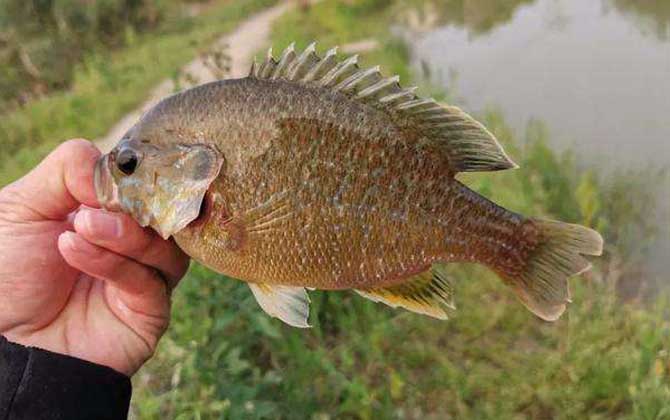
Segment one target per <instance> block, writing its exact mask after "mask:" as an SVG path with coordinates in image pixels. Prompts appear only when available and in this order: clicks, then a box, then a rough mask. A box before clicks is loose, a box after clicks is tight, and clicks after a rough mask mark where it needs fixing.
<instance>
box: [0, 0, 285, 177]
mask: <svg viewBox="0 0 670 420" xmlns="http://www.w3.org/2000/svg"><path fill="white" fill-rule="evenodd" d="M275 2H276V1H275V0H239V1H232V2H231V1H226V0H217V1H215V2H213V3H211V4H209V5H208V6H207V10H206V13H202V14H199V15H197V16H193V17H189V18H184V19H183V20H182V21H178V22H174V25H173V26H174V27H171V28H165V29H163V30H162V31H160V32H157V33H149V34H146V35H143V36H140V37H136V38H133V39H130V40H129V41H128V46H127V47H126V48H124V49H122V50H119V51H115V52H112V53H110V54H100V53H99V54H94V55H91V56H88V57H87V59H86V60H85V61H84V62H83V63H81V65H80V66H79V67H78V68H77V70H76V71H75V76H74V83H73V85H72V87H71V88H70V89H69V90H68V91H66V92H62V93H57V94H54V95H51V96H49V97H46V98H43V99H41V100H38V101H35V102H32V103H29V104H28V105H27V106H26V107H25V108H22V109H18V110H16V111H13V112H10V113H8V114H5V115H1V116H0V187H1V186H4V185H6V184H7V183H9V182H11V181H12V180H14V179H16V178H18V177H20V176H21V175H23V174H24V173H26V172H27V171H28V170H29V169H30V168H32V167H33V166H34V165H35V164H36V163H37V162H39V161H40V160H41V159H42V158H43V157H44V156H45V155H46V154H47V153H48V152H49V151H50V150H51V149H53V147H54V146H55V145H57V144H58V143H59V142H62V141H64V140H67V139H69V138H73V137H85V138H89V139H95V138H98V137H100V136H103V135H104V134H105V133H106V132H107V130H108V129H109V128H110V127H112V125H113V124H115V123H117V122H118V121H119V120H120V119H121V117H123V116H124V115H125V114H127V113H128V112H130V111H132V110H133V109H134V108H136V107H137V106H138V105H140V104H141V103H142V102H143V101H144V100H145V99H146V98H147V96H148V95H149V94H150V91H151V89H152V88H154V87H155V85H156V83H157V81H160V80H162V79H164V78H171V77H177V76H178V74H179V73H178V70H179V69H180V68H181V67H182V66H183V65H184V64H186V63H188V62H189V61H191V60H192V59H193V58H194V57H196V56H198V55H199V54H201V53H203V52H205V50H206V49H207V48H208V47H209V46H210V45H211V44H212V43H213V42H214V40H215V39H217V38H218V37H219V36H220V35H221V34H223V33H226V32H228V31H230V30H232V29H233V28H234V27H235V26H236V25H237V24H238V23H239V22H241V21H242V20H244V19H245V18H247V17H249V16H250V15H252V14H253V13H254V12H256V11H260V10H262V9H263V8H266V7H268V6H270V5H272V4H274V3H275Z"/></svg>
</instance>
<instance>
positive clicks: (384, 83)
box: [356, 76, 400, 99]
mask: <svg viewBox="0 0 670 420" xmlns="http://www.w3.org/2000/svg"><path fill="white" fill-rule="evenodd" d="M399 81H400V76H393V77H388V78H386V79H382V80H380V81H378V82H377V83H375V84H374V85H372V86H370V87H367V88H365V89H363V90H362V91H360V92H358V95H356V96H357V97H358V98H360V99H363V98H367V97H368V96H372V95H375V94H377V93H379V92H383V91H384V88H386V87H388V86H391V85H394V84H395V85H397V84H398V82H399ZM398 89H400V87H399V86H398Z"/></svg>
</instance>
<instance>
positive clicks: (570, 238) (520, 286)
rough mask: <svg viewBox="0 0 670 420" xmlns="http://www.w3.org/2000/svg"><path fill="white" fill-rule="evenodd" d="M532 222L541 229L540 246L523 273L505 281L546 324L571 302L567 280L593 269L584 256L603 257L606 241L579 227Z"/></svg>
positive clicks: (533, 252)
mask: <svg viewBox="0 0 670 420" xmlns="http://www.w3.org/2000/svg"><path fill="white" fill-rule="evenodd" d="M533 222H534V224H535V225H536V226H537V227H538V228H539V231H540V243H539V244H538V245H537V247H536V248H535V249H534V250H533V251H532V252H531V253H530V256H529V259H528V261H527V264H526V266H525V268H524V270H523V271H522V272H521V273H520V274H519V275H518V276H516V277H514V278H510V277H507V279H506V280H507V282H508V283H509V284H510V285H511V286H512V287H513V288H514V290H515V292H516V293H517V295H518V297H519V299H521V302H523V304H524V305H525V306H526V307H527V308H528V309H529V310H530V311H531V312H533V313H534V314H535V315H537V316H539V317H540V318H542V319H544V320H545V321H556V320H557V319H558V318H559V317H560V316H561V314H562V313H563V312H564V311H565V306H566V304H567V303H568V302H570V291H569V290H568V277H570V276H573V275H575V274H580V273H583V272H584V271H586V270H588V269H589V268H591V263H590V262H589V261H587V260H586V259H585V258H584V257H582V255H600V254H601V253H602V249H603V238H602V237H601V236H600V234H599V233H598V232H596V231H595V230H592V229H589V228H587V227H584V226H580V225H573V224H568V223H562V222H555V221H550V220H539V219H534V220H533Z"/></svg>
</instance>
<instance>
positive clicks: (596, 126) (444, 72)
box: [411, 0, 670, 272]
mask: <svg viewBox="0 0 670 420" xmlns="http://www.w3.org/2000/svg"><path fill="white" fill-rule="evenodd" d="M456 3H458V4H461V5H463V4H469V3H470V2H467V0H463V1H461V2H456ZM472 3H473V4H478V6H477V7H481V10H475V9H473V10H471V11H469V12H467V13H466V10H468V9H467V8H466V7H465V6H461V8H460V9H459V8H458V7H455V6H454V8H450V7H446V6H445V7H443V8H442V9H440V8H439V7H437V6H435V10H438V9H439V10H441V11H440V12H439V13H435V14H434V15H433V16H438V17H439V18H437V17H433V18H430V16H429V15H426V16H427V17H426V18H425V19H424V20H425V21H427V22H428V23H431V22H432V23H433V24H434V26H433V29H432V30H430V31H427V32H426V31H424V32H415V33H416V34H417V35H416V39H415V40H414V41H412V43H413V48H412V49H411V50H412V54H413V55H414V58H415V62H416V63H417V64H419V63H420V64H421V65H422V66H423V67H425V68H428V69H430V70H431V71H430V73H431V74H433V75H434V77H435V78H437V79H438V80H436V81H434V82H438V83H441V84H443V85H444V86H445V87H446V88H447V90H448V91H449V92H450V93H451V94H452V97H454V98H455V102H456V103H457V104H458V105H460V106H462V107H464V108H465V109H466V110H468V111H471V112H481V111H483V110H484V109H486V108H487V107H491V106H493V107H495V108H497V109H500V110H501V111H502V112H503V113H504V115H505V116H506V119H507V122H508V123H509V124H510V125H511V126H512V127H514V128H516V129H517V130H518V131H519V132H522V131H523V130H524V129H525V127H526V126H527V124H528V122H529V121H531V120H532V119H533V118H537V119H539V120H541V121H543V122H545V123H546V124H547V126H548V128H549V130H550V133H551V136H550V138H551V141H552V142H553V143H554V146H555V147H556V148H560V147H561V146H572V149H573V150H574V151H575V153H576V154H577V155H578V156H579V157H580V160H581V161H582V163H584V164H587V165H592V166H596V167H601V168H614V169H618V168H621V167H629V168H633V169H635V168H643V167H646V166H648V164H650V163H651V164H653V165H654V166H670V0H535V1H530V2H527V1H510V2H504V4H505V5H504V6H501V7H500V8H497V7H494V6H493V5H492V4H493V3H496V2H495V1H493V0H491V1H488V2H486V1H484V0H481V1H473V2H472ZM434 4H442V5H443V6H444V5H445V4H449V5H451V6H453V4H454V2H440V1H436V2H434ZM473 7H474V6H473ZM427 10H429V9H427ZM494 12H496V13H497V14H496V13H494ZM452 13H453V14H452ZM435 75H436V76H435ZM658 189H659V193H658V195H659V197H661V200H662V202H661V207H666V208H667V209H670V196H668V195H667V190H668V187H667V186H660V187H658ZM663 200H664V201H663ZM667 209H666V210H665V211H668V210H667ZM662 214H663V213H662ZM656 224H657V225H658V226H660V227H661V229H662V231H661V232H660V233H659V234H660V236H661V237H665V238H666V240H662V241H660V243H658V244H657V245H656V246H655V248H654V251H655V254H656V255H653V256H652V258H651V260H650V261H651V262H652V265H654V266H657V267H658V268H660V269H661V270H664V267H667V264H668V262H667V256H668V255H670V240H668V239H667V238H670V232H668V230H669V229H670V226H669V225H668V224H667V220H666V219H665V218H663V219H659V220H658V222H656ZM663 230H665V232H663ZM652 253H654V252H652ZM659 272H665V271H659Z"/></svg>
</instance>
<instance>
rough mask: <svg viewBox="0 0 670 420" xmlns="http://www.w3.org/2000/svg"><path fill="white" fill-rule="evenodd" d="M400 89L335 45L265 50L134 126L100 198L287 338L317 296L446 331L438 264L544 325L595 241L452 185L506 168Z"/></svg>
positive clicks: (447, 293) (470, 135)
mask: <svg viewBox="0 0 670 420" xmlns="http://www.w3.org/2000/svg"><path fill="white" fill-rule="evenodd" d="M415 91H416V88H403V87H402V86H401V85H400V83H399V78H398V77H397V76H393V77H384V76H383V75H382V73H381V71H380V68H379V67H371V68H363V67H361V66H359V65H358V57H357V56H356V55H354V56H350V57H340V56H339V55H338V53H337V48H332V49H330V50H328V51H327V52H325V54H323V56H320V55H319V54H317V52H316V45H315V44H314V43H313V44H311V45H309V46H308V47H307V48H306V49H304V50H303V51H296V48H295V44H291V45H290V46H289V47H288V48H286V49H285V50H284V51H283V52H282V54H281V55H280V56H279V57H278V58H276V59H275V58H274V56H273V54H272V50H270V51H269V52H268V55H267V58H266V59H265V60H263V61H262V62H261V63H257V62H255V61H254V64H253V65H252V68H251V71H250V73H249V75H248V76H247V77H244V78H239V79H228V80H219V81H215V82H212V83H208V84H204V85H200V86H197V87H194V88H191V89H189V90H185V91H182V92H179V93H176V94H174V95H172V96H169V97H167V98H165V99H163V100H162V101H161V102H160V103H158V104H157V105H156V106H155V107H153V108H152V109H150V110H149V111H148V112H147V113H145V115H143V116H142V117H141V118H140V120H139V121H138V122H137V124H136V125H135V126H133V127H132V128H131V129H130V130H129V131H128V132H127V133H126V134H125V135H124V136H123V137H122V139H120V141H119V143H118V144H117V145H116V147H115V148H114V149H113V150H112V151H111V152H110V153H108V154H106V155H104V156H102V157H101V158H100V159H99V161H98V162H97V163H96V167H95V176H94V183H95V190H96V193H97V196H98V200H99V201H100V203H101V205H102V206H103V207H104V208H106V209H108V210H110V211H122V212H125V213H128V214H130V215H131V216H132V217H133V218H134V219H135V220H136V221H137V222H138V223H139V224H140V225H141V226H145V227H146V226H149V227H151V228H153V229H154V230H155V231H156V232H157V233H158V234H159V235H160V236H162V237H163V238H165V239H168V238H173V239H174V241H175V242H176V244H177V245H178V246H179V247H180V248H181V249H182V250H183V251H184V252H185V253H186V254H188V255H189V256H190V257H191V258H192V259H194V260H195V261H198V262H200V263H201V264H203V265H205V266H207V267H209V268H210V269H212V270H214V271H216V272H218V273H222V274H225V275H227V276H229V277H232V278H234V279H238V280H241V281H243V282H246V283H247V284H248V285H249V287H250V289H251V292H252V293H253V295H254V296H255V298H256V301H257V302H258V304H259V305H260V307H261V308H262V309H263V310H264V311H265V312H267V314H269V315H270V316H272V317H276V318H279V319H280V320H282V321H284V322H285V323H287V324H289V325H292V326H294V327H299V328H305V327H308V326H309V305H310V300H309V296H308V293H307V291H308V290H314V289H318V290H354V291H356V292H357V293H358V294H359V295H361V296H363V297H365V298H367V299H370V300H372V301H375V302H381V303H384V304H387V305H389V306H391V307H401V308H404V309H407V310H409V311H412V312H416V313H419V314H423V315H428V316H431V317H434V318H438V319H446V318H447V317H448V311H449V310H451V309H453V308H454V304H453V301H454V300H453V295H454V286H453V279H452V278H451V275H450V273H449V272H448V270H447V267H448V265H449V264H451V263H458V262H470V263H478V264H481V265H484V266H486V267H488V268H489V269H491V270H492V271H494V272H495V273H496V274H497V275H498V276H499V277H500V278H501V279H502V281H503V283H505V284H506V285H508V286H509V287H510V288H511V290H512V291H513V292H514V293H515V294H516V296H517V297H518V298H519V300H520V301H521V303H522V304H523V305H525V306H526V307H527V308H528V309H529V310H530V311H531V312H532V313H534V314H535V315H537V316H538V317H539V318H541V319H543V320H546V321H555V320H557V319H558V318H559V317H560V316H561V314H562V313H563V312H564V311H565V309H566V305H567V304H568V303H569V302H570V292H569V288H568V278H569V277H571V276H573V275H577V274H580V273H582V272H584V271H586V270H588V269H589V268H590V267H591V263H590V262H589V260H588V259H587V258H586V257H587V256H598V255H601V253H602V248H603V239H602V237H601V236H600V234H598V232H596V231H595V230H592V229H590V228H588V227H585V226H580V225H576V224H569V223H563V222H559V221H554V220H548V219H542V218H534V217H526V216H522V215H520V214H517V213H514V212H512V211H510V210H507V209H505V208H503V207H501V206H499V205H497V204H495V203H493V202H492V201H490V200H489V199H487V198H485V197H484V196H482V195H480V194H478V193H476V192H475V191H473V190H471V189H469V188H468V187H467V186H466V185H464V184H463V183H461V182H460V181H459V180H458V179H457V178H456V176H457V175H458V174H459V173H461V172H481V171H501V170H507V169H512V168H517V167H518V166H517V165H516V164H515V163H514V162H513V161H512V160H511V159H510V157H509V156H508V155H507V154H506V153H505V151H504V150H503V148H502V146H501V145H500V143H499V142H498V141H497V139H496V138H495V136H494V135H493V134H492V133H491V132H490V131H489V130H488V129H487V128H486V127H485V126H484V125H482V124H481V123H480V122H478V121H476V120H475V119H474V118H473V117H471V116H470V115H468V114H467V113H465V112H464V111H463V110H461V109H460V108H458V107H456V106H452V105H445V104H441V103H438V102H437V101H435V100H434V99H432V98H423V97H420V96H418V95H417V94H416V93H415Z"/></svg>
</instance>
